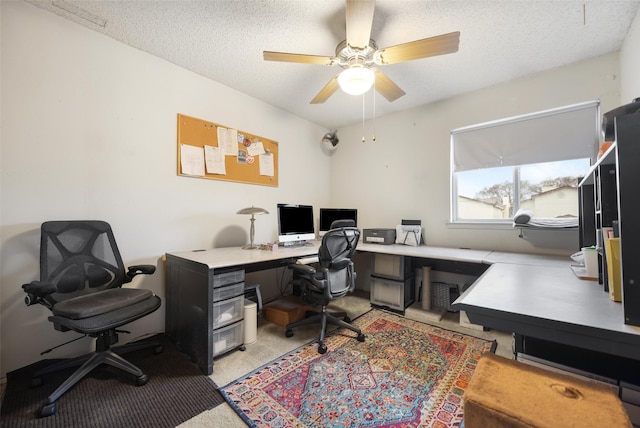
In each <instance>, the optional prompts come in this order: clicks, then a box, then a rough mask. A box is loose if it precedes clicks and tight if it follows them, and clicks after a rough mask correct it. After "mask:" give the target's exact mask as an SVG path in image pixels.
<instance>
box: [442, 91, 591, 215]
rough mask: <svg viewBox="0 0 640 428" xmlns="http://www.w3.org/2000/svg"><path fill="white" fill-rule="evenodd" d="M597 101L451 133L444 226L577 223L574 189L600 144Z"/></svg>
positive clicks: (587, 168) (576, 196)
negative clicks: (522, 217)
mask: <svg viewBox="0 0 640 428" xmlns="http://www.w3.org/2000/svg"><path fill="white" fill-rule="evenodd" d="M599 106H600V103H599V102H598V101H590V102H586V103H581V104H575V105H571V106H567V107H560V108H557V109H552V110H546V111H542V112H537V113H532V114H528V115H523V116H518V117H513V118H508V119H502V120H497V121H494V122H488V123H484V124H479V125H473V126H468V127H465V128H458V129H454V130H452V131H451V221H453V222H488V223H507V222H508V223H511V221H512V219H513V215H514V214H515V213H516V212H517V211H518V210H519V209H521V208H522V209H525V208H526V209H529V210H531V211H532V212H533V217H538V218H561V217H577V216H578V182H579V180H580V178H581V177H582V176H583V175H584V174H586V173H587V171H588V170H589V166H590V164H591V162H592V161H593V160H595V154H596V153H597V149H598V145H599V137H598V136H599V117H600V112H599Z"/></svg>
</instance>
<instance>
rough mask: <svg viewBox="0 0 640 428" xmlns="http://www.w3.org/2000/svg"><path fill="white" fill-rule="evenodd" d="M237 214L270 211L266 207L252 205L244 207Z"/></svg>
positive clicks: (265, 212) (266, 212)
mask: <svg viewBox="0 0 640 428" xmlns="http://www.w3.org/2000/svg"><path fill="white" fill-rule="evenodd" d="M236 214H269V211H267V210H265V209H264V208H258V207H254V206H251V207H249V208H243V209H241V210H239V211H238V212H237V213H236Z"/></svg>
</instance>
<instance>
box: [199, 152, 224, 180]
mask: <svg viewBox="0 0 640 428" xmlns="http://www.w3.org/2000/svg"><path fill="white" fill-rule="evenodd" d="M224 158H225V156H224V150H223V149H222V148H220V147H214V146H204V163H205V166H206V167H207V173H208V174H222V175H225V174H226V173H227V169H226V166H225V163H224Z"/></svg>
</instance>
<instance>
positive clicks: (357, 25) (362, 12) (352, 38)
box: [347, 0, 376, 49]
mask: <svg viewBox="0 0 640 428" xmlns="http://www.w3.org/2000/svg"><path fill="white" fill-rule="evenodd" d="M375 5H376V2H375V0H347V44H348V45H349V46H351V47H352V48H357V49H364V48H366V47H367V46H369V39H370V38H371V25H372V24H373V10H374V9H375Z"/></svg>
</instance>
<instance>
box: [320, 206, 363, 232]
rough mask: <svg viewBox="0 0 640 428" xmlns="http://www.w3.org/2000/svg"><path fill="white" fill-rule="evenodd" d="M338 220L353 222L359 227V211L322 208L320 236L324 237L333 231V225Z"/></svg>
mask: <svg viewBox="0 0 640 428" xmlns="http://www.w3.org/2000/svg"><path fill="white" fill-rule="evenodd" d="M336 220H353V221H354V222H356V226H357V225H358V210H357V209H355V208H320V224H319V225H318V233H319V235H320V236H322V235H324V234H325V233H326V232H327V231H328V230H329V229H331V223H333V222H334V221H336Z"/></svg>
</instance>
